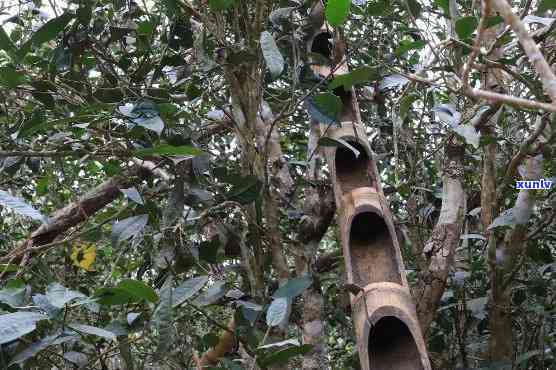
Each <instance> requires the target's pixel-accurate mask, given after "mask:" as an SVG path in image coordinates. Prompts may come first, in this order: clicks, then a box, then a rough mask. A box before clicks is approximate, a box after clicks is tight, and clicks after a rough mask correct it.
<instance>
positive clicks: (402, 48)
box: [395, 40, 425, 57]
mask: <svg viewBox="0 0 556 370" xmlns="http://www.w3.org/2000/svg"><path fill="white" fill-rule="evenodd" d="M424 47H425V41H423V40H417V41H409V40H402V41H401V42H400V45H399V46H398V48H397V49H396V51H395V54H396V55H397V56H399V57H401V56H402V55H404V54H405V53H407V52H408V51H411V50H419V49H422V48H424Z"/></svg>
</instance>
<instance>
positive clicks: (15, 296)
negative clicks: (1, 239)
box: [0, 265, 26, 307]
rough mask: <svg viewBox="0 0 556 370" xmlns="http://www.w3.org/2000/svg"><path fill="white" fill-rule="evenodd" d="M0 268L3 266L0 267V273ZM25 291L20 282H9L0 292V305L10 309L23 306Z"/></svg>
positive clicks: (22, 283)
mask: <svg viewBox="0 0 556 370" xmlns="http://www.w3.org/2000/svg"><path fill="white" fill-rule="evenodd" d="M2 267H3V266H1V265H0V271H3V270H2ZM16 271H17V270H16ZM25 291H26V285H25V283H24V282H23V281H22V280H11V281H9V282H8V284H6V287H5V288H4V289H2V290H0V303H4V304H7V305H8V306H12V307H18V306H23V304H24V300H25Z"/></svg>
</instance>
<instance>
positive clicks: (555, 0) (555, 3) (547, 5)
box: [538, 0, 556, 13]
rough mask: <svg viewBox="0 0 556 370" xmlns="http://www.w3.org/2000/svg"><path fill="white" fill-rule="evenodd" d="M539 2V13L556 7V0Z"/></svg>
mask: <svg viewBox="0 0 556 370" xmlns="http://www.w3.org/2000/svg"><path fill="white" fill-rule="evenodd" d="M538 4H539V5H538V11H539V13H544V12H546V11H547V10H554V9H556V0H541V1H540V2H539V3H538Z"/></svg>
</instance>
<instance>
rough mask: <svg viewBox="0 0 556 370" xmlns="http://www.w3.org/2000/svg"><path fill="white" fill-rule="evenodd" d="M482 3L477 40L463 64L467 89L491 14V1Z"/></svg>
mask: <svg viewBox="0 0 556 370" xmlns="http://www.w3.org/2000/svg"><path fill="white" fill-rule="evenodd" d="M482 4H483V6H482V8H483V11H482V14H481V20H480V21H479V26H478V31H477V37H475V42H474V43H473V48H472V49H471V54H470V55H469V59H468V60H467V63H465V65H464V66H463V71H462V82H463V88H464V89H467V88H468V87H469V72H470V71H471V67H472V66H473V63H474V62H475V59H476V58H477V56H478V55H479V53H480V52H481V41H482V40H483V36H484V34H485V30H486V22H485V20H486V18H487V17H488V16H489V14H490V3H489V2H488V1H483V2H482Z"/></svg>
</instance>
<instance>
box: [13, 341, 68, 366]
mask: <svg viewBox="0 0 556 370" xmlns="http://www.w3.org/2000/svg"><path fill="white" fill-rule="evenodd" d="M78 339H79V337H77V336H75V335H63V336H62V335H60V334H55V335H50V336H48V337H44V338H42V339H40V340H38V341H36V342H34V343H31V344H30V345H29V346H28V347H26V348H25V349H24V350H23V351H21V352H19V353H18V354H17V355H15V356H14V357H13V358H12V359H11V361H10V365H13V364H20V363H22V362H24V361H26V360H28V359H30V358H31V357H33V356H35V355H36V354H37V353H39V352H41V351H43V350H45V349H47V348H48V347H50V346H54V345H59V344H62V343H66V342H70V341H76V340H78Z"/></svg>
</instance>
